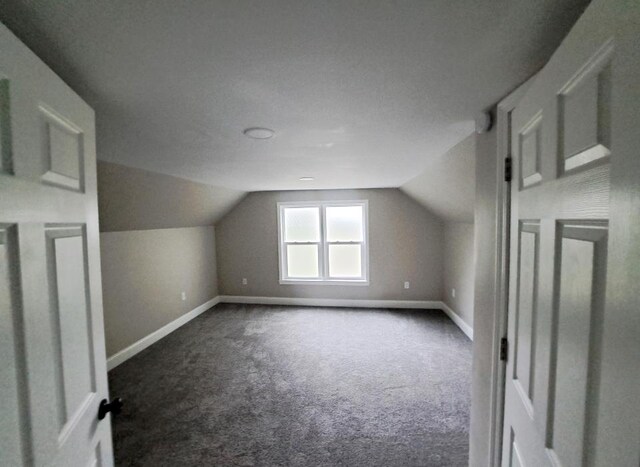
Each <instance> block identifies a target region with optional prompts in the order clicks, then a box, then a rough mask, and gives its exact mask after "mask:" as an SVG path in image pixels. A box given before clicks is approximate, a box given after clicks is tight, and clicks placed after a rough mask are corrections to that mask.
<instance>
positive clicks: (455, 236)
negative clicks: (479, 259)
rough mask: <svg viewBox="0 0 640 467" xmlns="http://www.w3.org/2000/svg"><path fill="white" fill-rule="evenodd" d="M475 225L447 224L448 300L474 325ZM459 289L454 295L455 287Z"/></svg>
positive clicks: (465, 319)
mask: <svg viewBox="0 0 640 467" xmlns="http://www.w3.org/2000/svg"><path fill="white" fill-rule="evenodd" d="M473 235H474V228H473V224H470V223H462V222H456V223H452V222H447V223H446V224H445V227H444V275H443V276H444V290H443V291H442V297H443V300H444V302H445V303H446V304H447V305H449V307H450V308H451V309H452V310H453V311H454V312H455V313H456V314H457V315H458V316H460V318H462V320H463V321H464V322H465V323H467V324H468V325H469V326H471V327H473V308H474V305H473V302H474V290H475V284H474V279H475V271H474V264H475V262H474V246H473V242H474V239H473ZM452 288H455V289H456V296H455V297H454V296H453V294H452V291H451V289H452Z"/></svg>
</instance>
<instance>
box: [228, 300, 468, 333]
mask: <svg viewBox="0 0 640 467" xmlns="http://www.w3.org/2000/svg"><path fill="white" fill-rule="evenodd" d="M220 303H247V304H252V305H254V304H255V305H294V306H295V305H298V306H336V307H351V308H411V309H425V310H434V309H435V310H442V311H444V312H445V313H446V314H447V316H449V318H451V320H452V321H453V322H454V323H455V324H456V325H457V326H458V327H459V328H460V329H461V330H462V332H464V333H465V334H466V335H467V337H469V339H471V340H473V328H472V327H471V326H469V325H468V324H467V323H465V322H464V321H463V320H462V318H460V316H458V315H457V314H456V313H455V312H454V311H453V310H452V309H451V308H449V307H448V306H447V304H446V303H444V302H442V301H439V300H354V299H334V298H293V297H251V296H242V295H220Z"/></svg>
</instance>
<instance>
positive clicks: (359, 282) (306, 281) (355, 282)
mask: <svg viewBox="0 0 640 467" xmlns="http://www.w3.org/2000/svg"><path fill="white" fill-rule="evenodd" d="M280 285H356V286H358V285H359V286H362V285H365V286H368V285H369V281H368V280H366V279H358V280H345V279H333V280H318V279H280Z"/></svg>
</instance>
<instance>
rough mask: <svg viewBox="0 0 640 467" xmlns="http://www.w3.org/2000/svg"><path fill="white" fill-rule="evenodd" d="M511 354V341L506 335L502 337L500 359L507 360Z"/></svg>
mask: <svg viewBox="0 0 640 467" xmlns="http://www.w3.org/2000/svg"><path fill="white" fill-rule="evenodd" d="M508 356H509V341H508V340H507V338H506V337H503V338H502V339H500V360H501V361H504V362H506V361H507V357H508Z"/></svg>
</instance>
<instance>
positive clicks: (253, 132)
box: [242, 126, 276, 139]
mask: <svg viewBox="0 0 640 467" xmlns="http://www.w3.org/2000/svg"><path fill="white" fill-rule="evenodd" d="M242 133H244V135H245V136H248V137H249V138H253V139H269V138H272V137H273V135H274V134H275V133H276V132H275V131H273V130H271V129H269V128H263V127H258V126H253V127H250V128H246V129H245V130H244V131H243V132H242Z"/></svg>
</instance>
